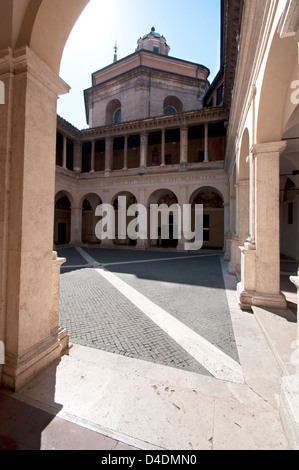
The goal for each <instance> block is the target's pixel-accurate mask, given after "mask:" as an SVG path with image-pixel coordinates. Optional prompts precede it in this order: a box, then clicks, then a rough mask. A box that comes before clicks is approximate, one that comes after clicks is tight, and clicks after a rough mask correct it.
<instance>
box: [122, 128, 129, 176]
mask: <svg viewBox="0 0 299 470" xmlns="http://www.w3.org/2000/svg"><path fill="white" fill-rule="evenodd" d="M124 139H125V143H124V166H123V170H127V168H128V136H127V135H125V137H124Z"/></svg>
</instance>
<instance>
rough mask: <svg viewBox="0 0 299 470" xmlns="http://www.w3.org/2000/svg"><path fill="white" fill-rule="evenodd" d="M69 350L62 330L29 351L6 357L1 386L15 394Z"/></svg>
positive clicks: (66, 338) (66, 336)
mask: <svg viewBox="0 0 299 470" xmlns="http://www.w3.org/2000/svg"><path fill="white" fill-rule="evenodd" d="M68 350H69V337H68V334H67V331H66V330H65V329H64V328H59V330H58V331H57V332H56V335H55V336H54V335H50V336H49V337H48V338H46V339H45V340H44V341H42V342H41V343H39V344H37V345H36V346H34V347H33V348H32V349H31V350H30V351H27V352H26V353H24V354H22V355H20V356H18V357H13V356H12V355H10V354H7V355H6V358H5V360H6V362H5V364H4V366H3V369H2V379H1V386H2V387H4V388H6V389H9V390H12V391H14V392H17V391H18V390H20V389H21V388H22V387H23V386H24V385H26V384H27V383H28V382H29V381H30V380H32V379H33V378H34V377H35V376H36V375H37V374H39V373H40V372H41V371H42V370H44V369H46V368H47V367H48V366H49V365H51V364H52V363H53V362H55V361H57V360H59V359H60V358H61V356H62V355H63V354H67V353H68Z"/></svg>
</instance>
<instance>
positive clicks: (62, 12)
mask: <svg viewBox="0 0 299 470" xmlns="http://www.w3.org/2000/svg"><path fill="white" fill-rule="evenodd" d="M88 3H89V0H76V1H75V2H72V4H71V5H69V3H68V2H62V1H60V0H30V1H29V2H27V5H28V6H27V8H26V9H25V10H24V17H23V21H22V23H21V25H20V30H19V34H18V37H17V39H16V47H21V46H23V45H28V46H29V47H30V48H31V49H32V50H33V51H34V52H35V53H36V54H37V55H38V56H39V57H40V58H41V59H43V60H44V61H45V62H46V63H47V64H48V65H49V66H50V68H51V69H52V70H53V71H54V72H56V73H59V68H60V62H61V57H62V53H63V50H64V47H65V44H66V41H67V39H68V37H69V34H70V32H71V30H72V29H73V27H74V25H75V23H76V21H77V19H78V18H79V16H80V14H81V13H82V11H83V10H84V8H85V7H86V5H87V4H88ZM18 7H19V5H18ZM22 7H23V8H25V2H24V1H23V5H22ZM53 32H55V34H54V33H53Z"/></svg>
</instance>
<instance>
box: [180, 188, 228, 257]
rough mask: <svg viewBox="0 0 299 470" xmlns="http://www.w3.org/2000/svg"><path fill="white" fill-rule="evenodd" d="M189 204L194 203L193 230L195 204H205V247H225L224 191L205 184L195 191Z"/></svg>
mask: <svg viewBox="0 0 299 470" xmlns="http://www.w3.org/2000/svg"><path fill="white" fill-rule="evenodd" d="M189 204H191V205H192V218H191V227H192V230H194V225H195V222H194V211H195V204H202V205H203V248H212V249H223V247H224V197H223V194H222V192H221V191H219V190H218V189H216V188H214V187H211V186H203V187H201V188H198V189H196V190H195V191H193V193H192V194H191V196H190V199H189Z"/></svg>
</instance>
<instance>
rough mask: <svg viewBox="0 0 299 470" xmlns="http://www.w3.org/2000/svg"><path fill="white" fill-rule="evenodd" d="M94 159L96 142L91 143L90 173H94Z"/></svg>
mask: <svg viewBox="0 0 299 470" xmlns="http://www.w3.org/2000/svg"><path fill="white" fill-rule="evenodd" d="M94 158H95V141H94V140H92V141H91V157H90V172H89V173H94Z"/></svg>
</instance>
